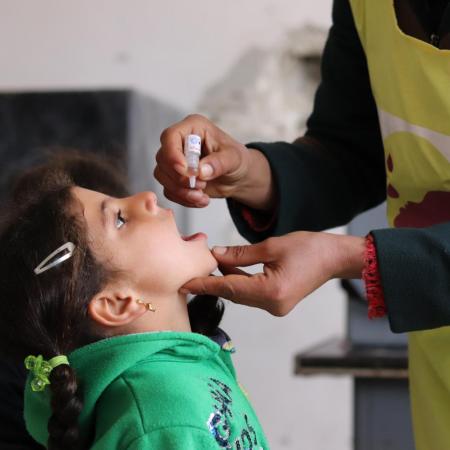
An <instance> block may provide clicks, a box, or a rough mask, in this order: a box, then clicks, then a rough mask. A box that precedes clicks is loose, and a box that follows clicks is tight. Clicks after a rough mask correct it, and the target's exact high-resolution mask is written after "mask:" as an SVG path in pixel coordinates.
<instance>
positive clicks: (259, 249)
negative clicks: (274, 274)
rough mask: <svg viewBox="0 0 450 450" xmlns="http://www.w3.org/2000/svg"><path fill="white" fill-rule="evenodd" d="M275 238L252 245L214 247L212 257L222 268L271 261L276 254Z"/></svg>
mask: <svg viewBox="0 0 450 450" xmlns="http://www.w3.org/2000/svg"><path fill="white" fill-rule="evenodd" d="M274 239H275V238H270V239H266V240H265V241H262V242H259V243H257V244H253V245H236V246H232V247H214V248H213V255H214V257H215V258H216V260H217V261H218V263H219V264H221V265H224V266H233V267H236V266H251V265H253V264H258V263H267V262H271V261H273V258H274V257H275V254H276V243H274V241H273V240H274Z"/></svg>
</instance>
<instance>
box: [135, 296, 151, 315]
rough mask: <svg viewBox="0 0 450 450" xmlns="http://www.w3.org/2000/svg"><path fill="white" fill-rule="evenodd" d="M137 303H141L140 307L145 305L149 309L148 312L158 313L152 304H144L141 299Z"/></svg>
mask: <svg viewBox="0 0 450 450" xmlns="http://www.w3.org/2000/svg"><path fill="white" fill-rule="evenodd" d="M136 303H139V304H140V305H144V306H145V307H146V308H147V311H151V312H156V309H155V308H153V305H152V304H151V303H147V302H144V301H143V300H141V299H139V298H138V299H137V300H136Z"/></svg>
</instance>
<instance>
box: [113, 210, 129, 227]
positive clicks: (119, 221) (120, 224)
mask: <svg viewBox="0 0 450 450" xmlns="http://www.w3.org/2000/svg"><path fill="white" fill-rule="evenodd" d="M121 214H122V211H120V209H119V212H118V213H117V218H116V228H117V229H118V230H120V229H121V228H122V227H123V226H124V225H125V224H126V223H127V221H126V220H125V219H124V218H123V217H122V216H121Z"/></svg>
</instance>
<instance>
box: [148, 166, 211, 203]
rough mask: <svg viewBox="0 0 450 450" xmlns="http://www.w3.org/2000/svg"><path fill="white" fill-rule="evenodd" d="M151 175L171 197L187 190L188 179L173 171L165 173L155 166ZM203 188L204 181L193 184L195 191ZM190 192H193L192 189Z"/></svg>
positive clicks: (204, 185)
mask: <svg viewBox="0 0 450 450" xmlns="http://www.w3.org/2000/svg"><path fill="white" fill-rule="evenodd" d="M153 175H154V177H155V178H156V179H157V180H158V181H159V182H160V183H161V185H162V186H164V188H165V189H166V190H167V191H170V192H172V194H173V195H179V191H183V192H185V189H186V188H189V178H188V177H186V176H184V175H179V174H178V173H176V172H174V171H172V172H166V171H165V170H163V169H162V168H161V167H160V166H156V167H155V170H154V171H153ZM205 187H206V181H201V180H197V181H196V184H195V188H196V190H203V189H205ZM189 189H190V188H189ZM191 190H192V191H193V192H195V190H193V189H191ZM194 197H195V195H194ZM186 200H188V199H186ZM189 200H191V199H189Z"/></svg>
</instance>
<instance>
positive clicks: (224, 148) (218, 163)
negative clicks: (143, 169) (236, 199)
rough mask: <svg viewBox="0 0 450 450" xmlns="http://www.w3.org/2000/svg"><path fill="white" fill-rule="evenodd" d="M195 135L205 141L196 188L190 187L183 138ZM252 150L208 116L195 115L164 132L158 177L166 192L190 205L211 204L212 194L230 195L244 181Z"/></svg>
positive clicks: (182, 202) (167, 194) (215, 195)
mask: <svg viewBox="0 0 450 450" xmlns="http://www.w3.org/2000/svg"><path fill="white" fill-rule="evenodd" d="M189 134H196V135H198V136H200V138H201V140H202V154H201V160H200V167H199V174H198V176H197V182H196V189H190V188H189V178H188V174H187V165H186V161H185V157H184V153H183V147H184V139H185V137H186V136H187V135H189ZM248 153H249V151H248V150H247V148H246V147H245V146H244V145H243V144H241V143H239V142H237V141H235V140H234V139H233V138H231V137H230V136H229V135H227V134H226V133H225V132H224V131H222V130H221V129H220V128H218V127H216V126H215V125H214V124H213V123H212V122H210V121H209V120H208V119H206V118H205V117H203V116H201V115H198V114H193V115H190V116H187V117H186V118H185V119H183V120H182V121H181V122H178V123H176V124H174V125H172V126H171V127H169V128H167V129H166V130H164V131H163V133H162V134H161V148H160V149H159V150H158V153H157V154H156V163H157V165H156V168H155V170H154V176H155V178H156V179H157V180H158V181H159V182H160V183H161V184H162V185H163V186H164V195H165V196H166V197H167V198H168V199H169V200H172V201H174V202H177V203H180V204H181V205H184V206H190V207H199V208H201V207H204V206H206V205H208V203H209V198H210V197H218V198H228V197H231V196H232V194H233V192H234V191H236V190H237V189H239V187H240V182H241V181H242V180H245V177H246V174H247V170H248V166H249V157H248Z"/></svg>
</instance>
